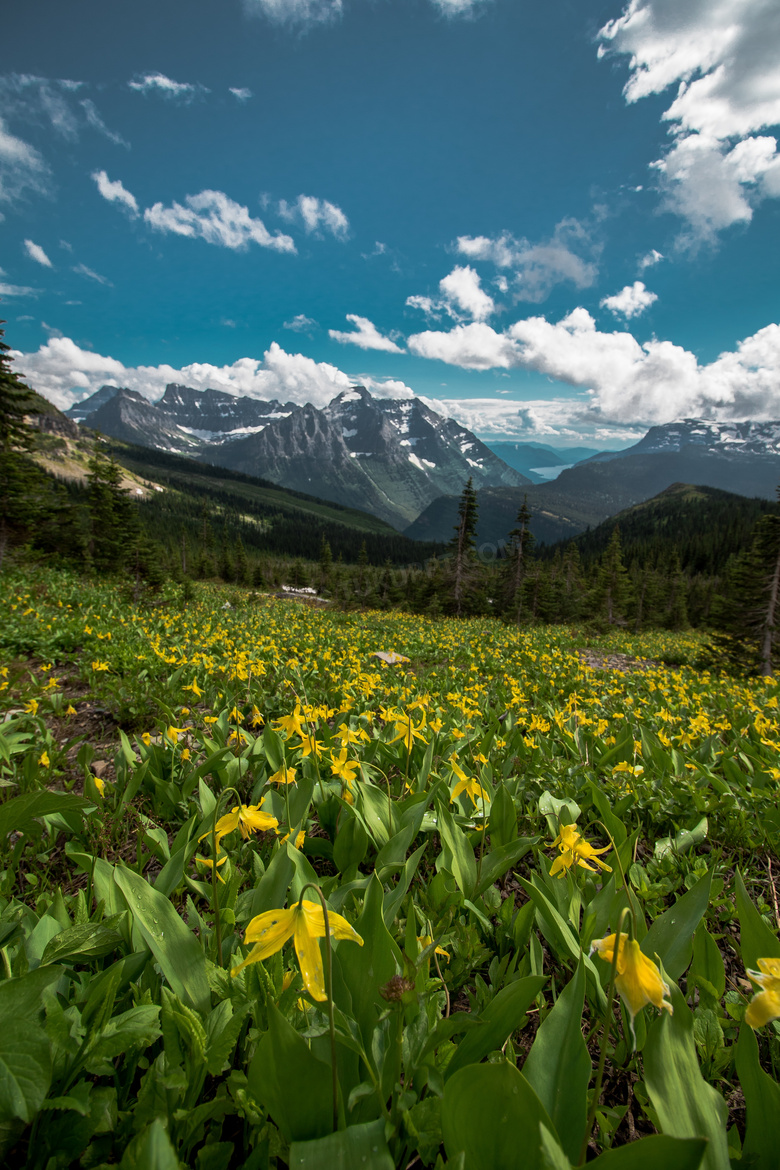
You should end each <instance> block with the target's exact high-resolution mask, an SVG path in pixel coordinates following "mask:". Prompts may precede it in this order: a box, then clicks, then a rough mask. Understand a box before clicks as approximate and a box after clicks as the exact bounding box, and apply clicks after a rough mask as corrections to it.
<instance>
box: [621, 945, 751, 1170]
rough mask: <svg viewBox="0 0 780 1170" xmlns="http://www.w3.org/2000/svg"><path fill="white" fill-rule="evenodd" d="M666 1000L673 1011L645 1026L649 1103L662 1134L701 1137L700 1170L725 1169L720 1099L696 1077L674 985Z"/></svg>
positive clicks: (689, 1027)
mask: <svg viewBox="0 0 780 1170" xmlns="http://www.w3.org/2000/svg"><path fill="white" fill-rule="evenodd" d="M648 937H649V936H648ZM671 998H672V1007H673V1009H674V1010H673V1014H672V1015H669V1013H668V1012H661V1014H660V1016H659V1017H658V1018H657V1019H655V1020H653V1022H652V1024H651V1025H650V1027H649V1028H648V1030H647V1040H646V1042H645V1046H644V1052H643V1057H644V1068H645V1083H646V1085H647V1091H648V1093H649V1095H650V1101H651V1104H652V1106H653V1108H654V1109H655V1111H656V1113H657V1115H658V1121H659V1125H660V1128H661V1130H662V1132H663V1133H665V1134H668V1135H669V1136H670V1137H678V1138H691V1137H697V1138H707V1140H708V1146H707V1150H706V1152H705V1155H704V1159H703V1161H702V1163H701V1164H702V1168H703V1170H729V1167H730V1164H729V1154H728V1146H727V1143H726V1120H727V1117H728V1110H727V1109H726V1102H725V1101H724V1100H723V1098H722V1097H721V1095H720V1094H719V1093H718V1092H716V1090H715V1089H713V1087H712V1086H711V1085H708V1084H707V1082H706V1081H705V1080H704V1077H703V1076H702V1075H701V1069H700V1068H699V1061H698V1059H697V1056H696V1045H695V1043H694V1039H693V1015H692V1014H691V1011H690V1008H689V1007H688V1005H687V1004H686V1002H685V998H684V996H683V995H682V993H681V992H680V989H679V988H678V987H677V985H676V984H675V983H672V984H671Z"/></svg>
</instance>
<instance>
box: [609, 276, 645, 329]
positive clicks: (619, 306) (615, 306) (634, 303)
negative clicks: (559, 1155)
mask: <svg viewBox="0 0 780 1170" xmlns="http://www.w3.org/2000/svg"><path fill="white" fill-rule="evenodd" d="M657 300H658V297H657V295H656V294H655V293H654V292H650V290H649V289H646V288H645V286H644V282H643V281H641V280H635V281H634V283H633V284H627V285H626V286H625V288H622V289H621V290H620V292H619V293H615V294H614V296H611V297H604V299H603V300H601V301H600V302H599V304H600V305H601V307H602V308H603V309H609V311H610V313H614V314H615V316H616V317H625V318H627V319H630V318H631V317H638V316H640V314H641V313H644V311H645V309H649V308H650V306H651V305H652V304H654V303H655V302H656V301H657Z"/></svg>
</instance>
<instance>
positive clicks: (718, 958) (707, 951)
mask: <svg viewBox="0 0 780 1170" xmlns="http://www.w3.org/2000/svg"><path fill="white" fill-rule="evenodd" d="M691 977H692V978H693V980H694V981H696V980H697V979H699V978H701V979H706V981H707V983H708V984H709V985H710V987H711V988H712V994H713V995H714V997H715V999H718V1000H719V999H722V998H723V993H724V992H725V990H726V968H725V966H724V964H723V956H722V955H721V953H720V949H719V947H718V944H717V943H716V942H715V939H714V938H713V937H712V935H711V934H710V932H709V931H708V930H707V927H706V926H705V925H704V923H703V922H700V923H699V925H698V927H697V929H696V934H695V935H694V936H693V966H692V967H691V973H690V975H689V977H688V978H689V979H690V978H691Z"/></svg>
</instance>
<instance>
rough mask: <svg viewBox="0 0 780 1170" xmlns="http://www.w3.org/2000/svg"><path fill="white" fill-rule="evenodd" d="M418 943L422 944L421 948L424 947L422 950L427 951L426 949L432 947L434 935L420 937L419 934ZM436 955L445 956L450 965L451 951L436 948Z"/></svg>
mask: <svg viewBox="0 0 780 1170" xmlns="http://www.w3.org/2000/svg"><path fill="white" fill-rule="evenodd" d="M417 941H418V943H419V944H420V946H421V947H422V949H423V950H425V948H426V947H429V946H430V945H431V943H432V942H433V935H430V934H423V935H419V934H418V936H417ZM434 954H437V955H444V958H445V959H446V960H447V962H448V963H449V961H450V952H449V951H445V949H444V947H435V948H434Z"/></svg>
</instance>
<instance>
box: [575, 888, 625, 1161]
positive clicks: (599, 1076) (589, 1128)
mask: <svg viewBox="0 0 780 1170" xmlns="http://www.w3.org/2000/svg"><path fill="white" fill-rule="evenodd" d="M627 914H628V910H626V909H624V910H621V912H620V920H619V922H618V927H617V931H616V932H615V949H614V951H613V952H612V966H611V967H610V971H609V987H608V989H607V1007H606V1010H605V1012H604V1031H603V1033H602V1036H601V1052H600V1053H599V1066H598V1069H597V1071H596V1084H595V1085H594V1086H593V1100H592V1101H591V1103H590V1109H589V1110H588V1119H587V1121H586V1122H585V1134H584V1136H583V1138H582V1147H581V1149H580V1156H579V1158H578V1159H577V1165H582V1164H583V1163H584V1161H585V1155H586V1154H587V1152H588V1142H589V1141H590V1136H591V1133H592V1132H593V1125H594V1122H595V1120H596V1111H597V1110H598V1107H599V1097H600V1096H601V1087H602V1085H603V1083H604V1067H605V1065H606V1063H607V1044H608V1042H609V1033H610V1027H611V1024H612V1000H613V999H614V996H615V977H616V975H617V964H618V955H619V953H620V934H621V931H622V930H623V923H624V921H625V918H626V915H627Z"/></svg>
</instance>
